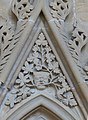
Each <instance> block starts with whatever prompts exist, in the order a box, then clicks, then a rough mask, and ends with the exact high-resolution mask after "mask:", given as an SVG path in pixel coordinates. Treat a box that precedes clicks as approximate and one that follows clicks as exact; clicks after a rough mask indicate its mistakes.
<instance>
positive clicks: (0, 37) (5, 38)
mask: <svg viewBox="0 0 88 120" xmlns="http://www.w3.org/2000/svg"><path fill="white" fill-rule="evenodd" d="M11 9H12V12H13V13H14V14H15V15H16V17H17V19H18V20H17V26H16V29H15V30H14V29H13V27H12V26H11V25H10V24H9V21H5V22H4V23H2V24H1V25H0V41H1V42H0V43H1V61H0V73H1V72H2V70H3V68H4V67H5V64H6V63H7V60H8V59H9V57H10V55H11V53H12V50H13V49H14V47H15V46H16V44H17V43H18V41H19V38H20V37H21V35H22V33H23V31H24V30H25V27H26V24H27V22H28V18H29V17H30V15H31V12H32V10H33V6H32V5H31V4H30V2H29V1H28V0H13V2H12V8H11Z"/></svg>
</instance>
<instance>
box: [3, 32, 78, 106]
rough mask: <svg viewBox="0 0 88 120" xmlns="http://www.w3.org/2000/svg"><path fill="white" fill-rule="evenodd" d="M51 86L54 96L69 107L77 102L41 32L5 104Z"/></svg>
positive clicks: (16, 101)
mask: <svg viewBox="0 0 88 120" xmlns="http://www.w3.org/2000/svg"><path fill="white" fill-rule="evenodd" d="M48 88H50V89H51V88H53V90H54V92H55V94H54V97H55V98H57V99H58V100H59V101H61V102H62V103H63V104H65V105H66V106H69V107H74V106H76V105H77V102H76V100H75V98H74V95H73V93H72V91H71V89H70V87H69V85H68V82H67V80H66V77H65V76H64V74H63V72H62V70H61V67H60V65H59V63H58V61H57V59H56V57H55V55H54V53H53V51H52V49H51V47H50V45H49V43H48V41H47V39H46V37H45V35H44V33H43V32H41V33H40V34H39V36H38V38H37V40H36V41H35V43H34V46H33V47H32V50H31V53H30V54H29V57H28V58H27V60H26V61H25V63H24V65H23V67H22V69H21V71H20V73H19V75H18V77H17V79H16V81H15V84H14V87H13V88H12V90H11V91H10V92H9V95H8V97H7V100H6V103H5V104H6V105H8V106H10V108H13V107H14V105H15V104H17V103H19V102H21V101H22V100H24V99H25V98H27V97H29V96H31V95H32V94H35V92H36V90H37V91H44V90H47V89H48Z"/></svg>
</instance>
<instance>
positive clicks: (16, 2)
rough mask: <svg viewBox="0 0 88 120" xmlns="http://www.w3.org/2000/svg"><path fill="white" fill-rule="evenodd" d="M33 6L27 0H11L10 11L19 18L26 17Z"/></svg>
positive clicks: (29, 14) (23, 18)
mask: <svg viewBox="0 0 88 120" xmlns="http://www.w3.org/2000/svg"><path fill="white" fill-rule="evenodd" d="M32 10H33V6H32V5H31V4H30V2H29V1H28V0H13V2H12V11H13V13H14V14H15V15H16V17H17V18H18V20H19V19H21V20H25V19H28V18H29V17H30V16H31V12H32Z"/></svg>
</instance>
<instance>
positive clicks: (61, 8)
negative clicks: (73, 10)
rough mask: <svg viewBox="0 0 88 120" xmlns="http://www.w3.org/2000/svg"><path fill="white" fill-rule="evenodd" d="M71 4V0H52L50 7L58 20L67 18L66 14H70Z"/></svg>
mask: <svg viewBox="0 0 88 120" xmlns="http://www.w3.org/2000/svg"><path fill="white" fill-rule="evenodd" d="M69 4H70V2H69V0H54V2H51V3H50V7H51V14H52V16H53V17H54V18H56V19H58V20H59V19H63V20H65V18H66V16H67V15H68V14H69V10H70V5H69Z"/></svg>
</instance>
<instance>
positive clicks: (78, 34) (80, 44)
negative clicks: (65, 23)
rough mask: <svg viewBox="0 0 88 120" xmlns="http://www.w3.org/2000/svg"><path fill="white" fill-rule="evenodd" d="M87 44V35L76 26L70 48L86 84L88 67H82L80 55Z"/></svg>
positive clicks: (69, 44) (69, 43)
mask: <svg viewBox="0 0 88 120" xmlns="http://www.w3.org/2000/svg"><path fill="white" fill-rule="evenodd" d="M87 43H88V35H87V33H86V32H85V31H84V30H83V29H81V28H80V27H79V26H78V25H77V26H75V27H74V30H73V33H72V39H71V40H69V42H68V46H69V50H70V52H71V54H72V57H73V58H74V61H75V62H76V64H77V66H78V68H79V70H80V71H81V73H82V74H83V77H84V78H85V81H86V83H87V82H88V79H87V78H88V74H87V65H86V66H85V65H83V66H82V65H81V63H80V54H81V52H82V49H83V48H84V47H85V45H86V44H87ZM85 72H86V73H85Z"/></svg>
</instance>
